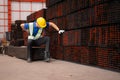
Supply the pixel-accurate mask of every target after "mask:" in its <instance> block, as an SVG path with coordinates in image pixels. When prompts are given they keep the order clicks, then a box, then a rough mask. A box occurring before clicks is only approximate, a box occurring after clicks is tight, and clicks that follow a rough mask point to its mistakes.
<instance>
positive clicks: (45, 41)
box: [37, 36, 50, 62]
mask: <svg viewBox="0 0 120 80" xmlns="http://www.w3.org/2000/svg"><path fill="white" fill-rule="evenodd" d="M37 44H38V45H41V44H45V52H44V53H45V61H47V62H49V61H50V52H49V44H50V38H49V37H48V36H45V37H42V38H39V39H38V40H37Z"/></svg>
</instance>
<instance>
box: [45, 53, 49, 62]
mask: <svg viewBox="0 0 120 80" xmlns="http://www.w3.org/2000/svg"><path fill="white" fill-rule="evenodd" d="M44 53H45V56H44V59H45V61H46V62H50V53H49V52H46V51H45V52H44Z"/></svg>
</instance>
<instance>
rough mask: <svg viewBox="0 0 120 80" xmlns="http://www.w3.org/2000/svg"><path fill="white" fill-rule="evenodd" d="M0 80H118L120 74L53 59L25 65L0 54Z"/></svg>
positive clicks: (20, 61)
mask: <svg viewBox="0 0 120 80" xmlns="http://www.w3.org/2000/svg"><path fill="white" fill-rule="evenodd" d="M0 80H120V73H118V72H114V71H109V70H104V69H100V68H96V67H90V66H85V65H80V64H76V63H71V62H66V61H61V60H55V59H52V60H51V62H50V63H46V62H44V61H34V62H32V63H27V62H26V61H25V60H22V59H17V58H15V57H10V56H7V55H1V54H0Z"/></svg>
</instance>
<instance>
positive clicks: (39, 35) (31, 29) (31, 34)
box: [28, 23, 42, 40]
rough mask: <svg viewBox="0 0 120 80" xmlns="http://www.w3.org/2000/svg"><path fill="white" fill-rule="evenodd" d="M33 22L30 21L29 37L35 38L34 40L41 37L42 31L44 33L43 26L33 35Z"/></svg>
mask: <svg viewBox="0 0 120 80" xmlns="http://www.w3.org/2000/svg"><path fill="white" fill-rule="evenodd" d="M33 27H34V26H33V23H29V33H30V34H29V36H28V39H33V40H36V39H38V38H39V37H41V33H42V28H39V30H38V33H37V34H36V35H35V36H33Z"/></svg>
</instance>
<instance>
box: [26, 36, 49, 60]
mask: <svg viewBox="0 0 120 80" xmlns="http://www.w3.org/2000/svg"><path fill="white" fill-rule="evenodd" d="M49 43H50V38H49V37H48V36H45V37H40V38H38V39H36V40H33V39H28V45H27V59H32V53H31V52H32V51H31V50H32V46H40V45H42V44H45V51H46V52H49Z"/></svg>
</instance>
